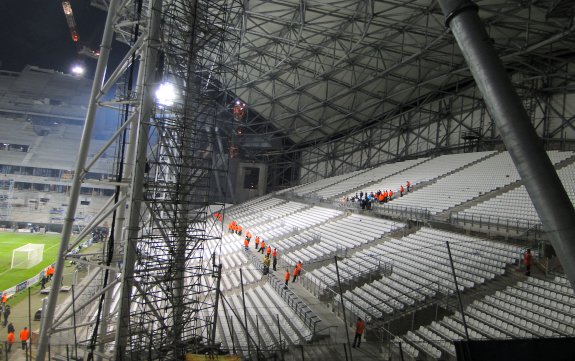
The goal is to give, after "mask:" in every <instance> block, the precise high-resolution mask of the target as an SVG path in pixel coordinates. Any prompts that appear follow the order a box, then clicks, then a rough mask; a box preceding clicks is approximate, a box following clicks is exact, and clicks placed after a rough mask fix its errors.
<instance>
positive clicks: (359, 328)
mask: <svg viewBox="0 0 575 361" xmlns="http://www.w3.org/2000/svg"><path fill="white" fill-rule="evenodd" d="M364 330H365V322H363V320H362V319H361V317H358V318H357V322H356V323H355V338H354V339H353V346H351V347H353V348H355V346H356V343H357V348H359V345H360V344H361V335H363V331H364Z"/></svg>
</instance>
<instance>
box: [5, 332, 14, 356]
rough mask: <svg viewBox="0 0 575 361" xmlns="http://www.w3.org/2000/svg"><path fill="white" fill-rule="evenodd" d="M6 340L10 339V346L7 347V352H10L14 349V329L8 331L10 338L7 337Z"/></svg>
mask: <svg viewBox="0 0 575 361" xmlns="http://www.w3.org/2000/svg"><path fill="white" fill-rule="evenodd" d="M6 341H8V347H7V349H6V352H10V351H11V350H12V344H14V331H9V332H8V338H7V339H6Z"/></svg>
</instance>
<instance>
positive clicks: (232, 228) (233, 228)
mask: <svg viewBox="0 0 575 361" xmlns="http://www.w3.org/2000/svg"><path fill="white" fill-rule="evenodd" d="M228 230H229V231H230V233H234V232H235V231H236V221H231V222H230V224H228Z"/></svg>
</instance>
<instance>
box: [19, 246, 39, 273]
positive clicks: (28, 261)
mask: <svg viewBox="0 0 575 361" xmlns="http://www.w3.org/2000/svg"><path fill="white" fill-rule="evenodd" d="M43 255H44V245H43V244H33V243H28V244H27V245H25V246H22V247H18V248H16V249H15V250H14V251H12V268H23V269H28V268H31V267H34V266H35V265H37V264H38V263H40V262H42V257H43Z"/></svg>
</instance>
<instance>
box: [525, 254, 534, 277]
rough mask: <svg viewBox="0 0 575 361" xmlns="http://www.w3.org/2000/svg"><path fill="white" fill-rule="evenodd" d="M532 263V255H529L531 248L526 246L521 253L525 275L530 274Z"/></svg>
mask: <svg viewBox="0 0 575 361" xmlns="http://www.w3.org/2000/svg"><path fill="white" fill-rule="evenodd" d="M532 263H533V256H531V248H527V250H526V251H525V253H524V254H523V264H524V265H525V275H526V276H531V264H532Z"/></svg>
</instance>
